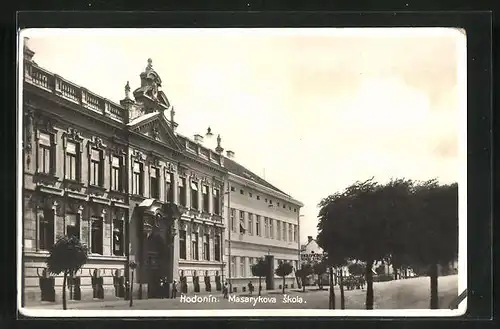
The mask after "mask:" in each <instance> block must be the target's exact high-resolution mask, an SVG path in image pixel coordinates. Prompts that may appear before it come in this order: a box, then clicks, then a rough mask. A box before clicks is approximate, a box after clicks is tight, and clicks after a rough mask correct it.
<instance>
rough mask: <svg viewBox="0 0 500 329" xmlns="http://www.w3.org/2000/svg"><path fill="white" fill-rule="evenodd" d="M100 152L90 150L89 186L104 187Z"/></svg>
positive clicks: (102, 163)
mask: <svg viewBox="0 0 500 329" xmlns="http://www.w3.org/2000/svg"><path fill="white" fill-rule="evenodd" d="M102 153H103V152H102V151H101V150H98V149H94V148H93V149H92V150H91V153H90V185H95V186H103V185H104V175H103V174H104V166H103V165H104V161H103V159H102Z"/></svg>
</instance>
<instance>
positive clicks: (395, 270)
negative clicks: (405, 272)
mask: <svg viewBox="0 0 500 329" xmlns="http://www.w3.org/2000/svg"><path fill="white" fill-rule="evenodd" d="M393 269H394V280H397V279H398V269H397V268H396V267H393Z"/></svg>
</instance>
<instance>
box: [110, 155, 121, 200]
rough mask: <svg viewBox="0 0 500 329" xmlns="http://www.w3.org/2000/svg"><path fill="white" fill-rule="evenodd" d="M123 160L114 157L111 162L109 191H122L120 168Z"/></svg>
mask: <svg viewBox="0 0 500 329" xmlns="http://www.w3.org/2000/svg"><path fill="white" fill-rule="evenodd" d="M122 159H123V158H122V157H118V156H116V155H114V156H113V157H112V160H111V189H112V190H113V191H123V183H122V177H123V174H122V172H123V171H122V168H123V160H122Z"/></svg>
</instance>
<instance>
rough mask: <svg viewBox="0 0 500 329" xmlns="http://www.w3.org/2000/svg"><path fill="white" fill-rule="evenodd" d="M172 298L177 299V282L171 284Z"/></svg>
mask: <svg viewBox="0 0 500 329" xmlns="http://www.w3.org/2000/svg"><path fill="white" fill-rule="evenodd" d="M172 298H174V299H175V298H177V280H174V282H173V283H172Z"/></svg>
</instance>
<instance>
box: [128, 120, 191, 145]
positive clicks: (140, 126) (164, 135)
mask: <svg viewBox="0 0 500 329" xmlns="http://www.w3.org/2000/svg"><path fill="white" fill-rule="evenodd" d="M130 130H131V131H133V132H135V133H139V134H141V135H144V136H146V137H147V138H148V139H151V140H154V141H156V142H158V143H160V144H163V145H165V146H168V147H170V148H172V149H174V150H179V151H181V150H182V149H183V146H182V144H181V143H180V141H179V140H178V139H177V137H176V136H175V134H174V132H173V131H172V128H170V126H169V124H168V123H167V120H166V118H165V116H164V115H163V113H162V112H158V113H157V114H156V115H154V116H152V117H151V118H148V119H146V120H143V121H142V122H139V123H137V124H135V125H133V126H132V127H130Z"/></svg>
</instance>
